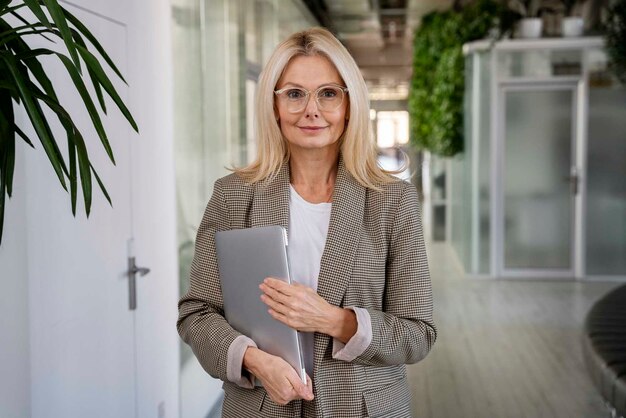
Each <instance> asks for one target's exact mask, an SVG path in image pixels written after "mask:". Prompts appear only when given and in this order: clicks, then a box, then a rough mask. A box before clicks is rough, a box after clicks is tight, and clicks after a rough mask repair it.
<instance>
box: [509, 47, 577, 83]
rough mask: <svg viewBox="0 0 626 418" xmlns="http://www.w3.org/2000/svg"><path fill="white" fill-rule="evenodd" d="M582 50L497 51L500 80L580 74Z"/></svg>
mask: <svg viewBox="0 0 626 418" xmlns="http://www.w3.org/2000/svg"><path fill="white" fill-rule="evenodd" d="M582 51H583V50H582V49H530V50H522V51H498V53H497V56H498V76H499V77H500V78H518V77H524V78H550V77H561V76H579V75H581V74H582V57H583V53H582Z"/></svg>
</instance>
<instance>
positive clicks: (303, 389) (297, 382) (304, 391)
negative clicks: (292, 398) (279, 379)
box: [287, 370, 313, 401]
mask: <svg viewBox="0 0 626 418" xmlns="http://www.w3.org/2000/svg"><path fill="white" fill-rule="evenodd" d="M287 378H288V379H289V382H290V383H291V385H292V386H293V388H294V390H295V391H296V393H297V394H298V396H299V397H300V398H302V399H306V400H308V401H310V400H311V399H313V391H309V388H308V387H307V385H305V384H304V383H302V378H301V377H300V376H298V374H297V373H296V371H295V370H293V373H289V375H288V376H287Z"/></svg>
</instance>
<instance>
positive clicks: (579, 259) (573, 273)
mask: <svg viewBox="0 0 626 418" xmlns="http://www.w3.org/2000/svg"><path fill="white" fill-rule="evenodd" d="M584 88H585V85H584V82H583V81H582V80H581V79H580V78H575V79H573V78H563V79H555V78H552V79H545V80H532V81H530V80H528V79H526V80H519V81H514V80H511V79H509V80H506V81H500V82H498V83H497V87H496V91H495V92H494V93H495V94H494V96H495V98H496V100H495V102H494V105H495V106H494V107H495V110H496V112H494V115H495V117H494V118H493V121H494V124H495V126H494V128H495V132H496V135H492V138H493V142H492V156H491V158H492V170H493V173H492V186H491V187H492V196H494V199H493V205H494V207H493V214H494V216H493V217H492V235H491V242H492V248H493V249H494V251H492V253H491V257H492V260H491V263H492V267H493V269H492V271H493V272H494V273H495V276H496V277H498V278H528V279H565V280H572V279H575V278H576V279H580V278H583V277H584V248H585V246H584V231H585V226H586V225H585V216H584V206H583V204H584V201H585V195H586V187H585V184H586V175H585V174H586V173H585V169H586V164H585V161H586V160H587V155H586V153H587V147H586V139H587V138H586V135H585V126H584V122H583V121H584V120H585V117H584V112H585V110H586V109H585V107H584V105H585V103H584V97H585V96H584ZM536 90H541V91H546V90H566V91H571V92H572V97H573V103H572V133H573V138H572V156H571V166H572V167H576V170H577V173H578V193H577V194H576V195H575V196H574V197H573V202H572V211H573V216H572V224H571V266H570V268H569V269H566V270H562V269H559V270H556V269H530V268H527V269H507V268H505V265H504V245H505V242H504V184H503V174H504V168H505V144H504V141H505V137H504V134H505V116H506V101H505V95H506V93H507V92H510V91H536Z"/></svg>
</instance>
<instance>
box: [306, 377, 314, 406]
mask: <svg viewBox="0 0 626 418" xmlns="http://www.w3.org/2000/svg"><path fill="white" fill-rule="evenodd" d="M306 387H307V389H309V393H310V394H311V399H308V398H307V400H308V401H310V400H312V399H313V381H312V380H311V378H310V377H309V375H308V374H307V375H306Z"/></svg>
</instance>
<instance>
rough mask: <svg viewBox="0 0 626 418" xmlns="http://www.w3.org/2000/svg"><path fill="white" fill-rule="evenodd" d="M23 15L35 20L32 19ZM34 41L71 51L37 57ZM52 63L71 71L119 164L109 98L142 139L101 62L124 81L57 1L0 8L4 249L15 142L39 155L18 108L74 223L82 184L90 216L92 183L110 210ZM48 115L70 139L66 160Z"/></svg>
mask: <svg viewBox="0 0 626 418" xmlns="http://www.w3.org/2000/svg"><path fill="white" fill-rule="evenodd" d="M25 12H28V16H34V17H31V18H29V19H27V18H26V16H27V13H25ZM31 36H41V37H43V38H45V39H46V40H47V41H49V42H55V41H57V40H58V41H61V42H62V43H63V44H64V46H65V53H60V52H56V51H55V50H51V49H47V48H36V49H32V48H31V47H30V46H29V44H28V42H27V39H28V37H31ZM96 54H98V55H99V56H100V58H98V57H97V56H96ZM46 56H52V57H56V58H58V59H59V60H60V61H61V63H62V64H63V66H64V68H65V69H66V70H67V72H68V74H69V76H70V78H71V80H72V82H73V84H74V86H75V87H76V89H77V91H78V93H79V94H80V97H81V98H82V101H83V102H84V105H85V107H86V109H87V111H88V113H89V116H90V118H91V121H92V123H93V126H94V128H95V131H96V133H97V137H98V138H99V141H100V143H101V145H102V146H103V147H104V149H105V150H106V153H107V155H108V157H109V158H110V160H111V162H112V163H113V164H115V158H114V156H113V150H112V149H111V146H110V144H109V140H108V137H107V133H106V131H105V129H104V127H103V124H102V119H101V115H100V112H103V113H104V114H106V112H107V109H106V104H105V99H104V95H105V93H106V95H108V96H109V97H110V98H111V99H112V100H113V102H114V103H115V105H116V106H117V107H118V108H119V109H120V111H121V112H122V114H123V115H124V117H125V118H126V119H127V120H128V122H129V123H130V125H131V126H132V127H133V129H135V131H137V124H136V123H135V121H134V120H133V117H132V115H131V113H130V112H129V110H128V109H127V107H126V106H125V105H124V103H123V101H122V99H121V98H120V96H119V94H118V93H117V91H116V89H115V88H114V86H113V84H112V83H111V80H110V79H109V77H108V76H107V74H106V72H105V69H104V68H103V65H102V64H101V62H100V61H101V60H103V61H104V64H105V66H107V67H109V68H110V69H111V70H112V71H113V72H114V73H115V74H116V76H117V77H119V78H120V79H122V80H124V78H123V76H122V74H121V73H120V71H119V70H118V69H117V67H116V66H115V64H114V63H113V61H112V60H111V58H109V56H108V55H107V53H106V51H105V50H104V48H103V47H102V45H100V43H99V42H98V40H97V39H96V38H95V37H94V36H93V35H92V33H91V32H90V31H89V30H88V29H87V28H86V27H85V26H84V25H83V24H82V23H81V22H80V20H78V19H77V18H76V17H75V16H74V15H72V14H71V13H70V12H69V11H68V10H67V9H65V8H63V7H61V6H60V4H59V3H58V1H57V0H0V243H1V242H2V231H3V225H4V206H5V198H6V196H8V197H9V198H10V197H11V195H12V192H13V173H14V169H15V149H16V146H17V142H18V140H21V141H23V142H25V143H26V144H28V145H29V146H30V147H32V148H35V142H36V141H34V140H32V139H31V138H29V137H28V135H27V134H26V133H25V131H24V130H23V129H22V128H23V127H22V128H21V127H19V126H18V125H17V124H16V122H15V113H16V110H18V109H17V108H18V107H22V108H23V109H24V110H25V111H26V114H27V115H28V119H29V121H30V123H31V124H32V126H33V128H34V132H35V135H36V137H37V139H38V142H40V143H41V146H42V148H43V150H44V151H45V153H46V155H47V156H48V160H49V161H50V164H51V165H52V167H53V169H54V172H55V174H56V176H57V178H58V179H59V182H60V183H61V186H62V187H63V188H64V189H65V190H66V191H69V193H70V200H71V206H72V213H73V214H74V216H76V199H77V194H78V178H79V177H80V183H81V189H82V195H83V199H84V203H85V212H86V215H87V216H89V211H90V207H91V199H92V176H93V177H94V178H95V180H96V182H97V183H98V186H99V187H100V190H102V193H103V194H104V196H105V198H106V199H107V200H108V201H109V203H111V199H110V197H109V195H108V193H107V191H106V188H105V186H104V184H103V183H102V181H101V179H100V177H99V176H98V174H97V172H96V170H95V168H94V167H93V165H92V163H91V161H90V159H89V153H88V149H87V141H86V139H88V138H85V137H83V135H82V133H81V132H80V131H79V129H78V128H77V127H76V124H75V123H74V121H73V120H72V115H71V113H70V111H69V110H68V109H66V108H65V107H64V106H63V104H62V103H61V102H60V101H59V98H58V96H57V94H56V90H55V85H54V84H53V83H52V81H51V80H50V79H49V78H48V76H47V74H46V68H45V66H44V63H43V62H42V61H41V58H42V57H46ZM87 76H88V77H89V80H90V81H89V82H90V83H91V84H92V85H93V88H94V91H95V95H96V100H94V99H93V98H92V97H91V96H90V94H89V92H88V90H87V86H86V85H87V83H88V82H86V81H85V78H86V77H87ZM124 82H125V81H124ZM96 101H97V103H98V105H96ZM98 107H99V108H100V109H98ZM44 108H48V109H50V110H51V111H52V113H53V114H54V117H56V118H57V119H58V120H59V122H60V123H61V125H62V126H63V129H64V131H65V133H66V136H67V144H65V145H66V146H67V151H68V152H67V158H64V157H63V155H62V154H61V151H60V149H61V147H60V144H59V143H58V142H57V139H56V138H55V135H54V133H53V131H52V129H51V128H50V121H49V120H48V117H47V116H46V114H45V113H44ZM68 189H69V190H68Z"/></svg>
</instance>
